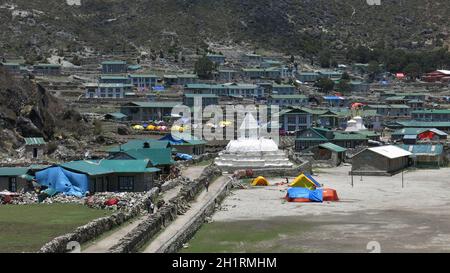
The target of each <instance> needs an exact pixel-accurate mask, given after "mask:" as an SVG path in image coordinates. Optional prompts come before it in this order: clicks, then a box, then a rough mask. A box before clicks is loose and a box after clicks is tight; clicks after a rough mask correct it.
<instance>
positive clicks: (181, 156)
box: [176, 153, 192, 161]
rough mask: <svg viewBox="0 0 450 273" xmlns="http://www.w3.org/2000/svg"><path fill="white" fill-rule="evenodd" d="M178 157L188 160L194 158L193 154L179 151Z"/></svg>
mask: <svg viewBox="0 0 450 273" xmlns="http://www.w3.org/2000/svg"><path fill="white" fill-rule="evenodd" d="M176 157H177V158H179V159H181V160H186V161H189V160H192V155H188V154H181V153H178V154H176Z"/></svg>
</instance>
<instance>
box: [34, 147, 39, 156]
mask: <svg viewBox="0 0 450 273" xmlns="http://www.w3.org/2000/svg"><path fill="white" fill-rule="evenodd" d="M37 157H38V149H37V148H33V158H37Z"/></svg>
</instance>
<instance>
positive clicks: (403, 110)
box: [364, 104, 411, 117]
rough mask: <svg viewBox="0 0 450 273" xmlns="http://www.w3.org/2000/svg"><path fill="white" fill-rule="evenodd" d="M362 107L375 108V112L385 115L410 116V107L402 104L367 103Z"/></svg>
mask: <svg viewBox="0 0 450 273" xmlns="http://www.w3.org/2000/svg"><path fill="white" fill-rule="evenodd" d="M364 109H369V110H376V111H377V114H379V115H381V116H385V117H410V116H411V108H410V107H409V106H408V105H404V104H391V105H387V104H372V105H367V106H365V107H364Z"/></svg>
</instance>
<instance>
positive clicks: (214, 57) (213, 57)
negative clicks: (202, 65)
mask: <svg viewBox="0 0 450 273" xmlns="http://www.w3.org/2000/svg"><path fill="white" fill-rule="evenodd" d="M206 57H207V58H208V59H209V60H210V61H211V62H213V63H215V64H219V65H220V64H224V63H225V56H224V55H220V54H208V55H206Z"/></svg>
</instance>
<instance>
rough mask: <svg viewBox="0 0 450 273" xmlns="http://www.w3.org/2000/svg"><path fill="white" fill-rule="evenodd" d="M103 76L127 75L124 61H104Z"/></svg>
mask: <svg viewBox="0 0 450 273" xmlns="http://www.w3.org/2000/svg"><path fill="white" fill-rule="evenodd" d="M102 73H103V74H125V73H127V62H125V61H104V62H102Z"/></svg>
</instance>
